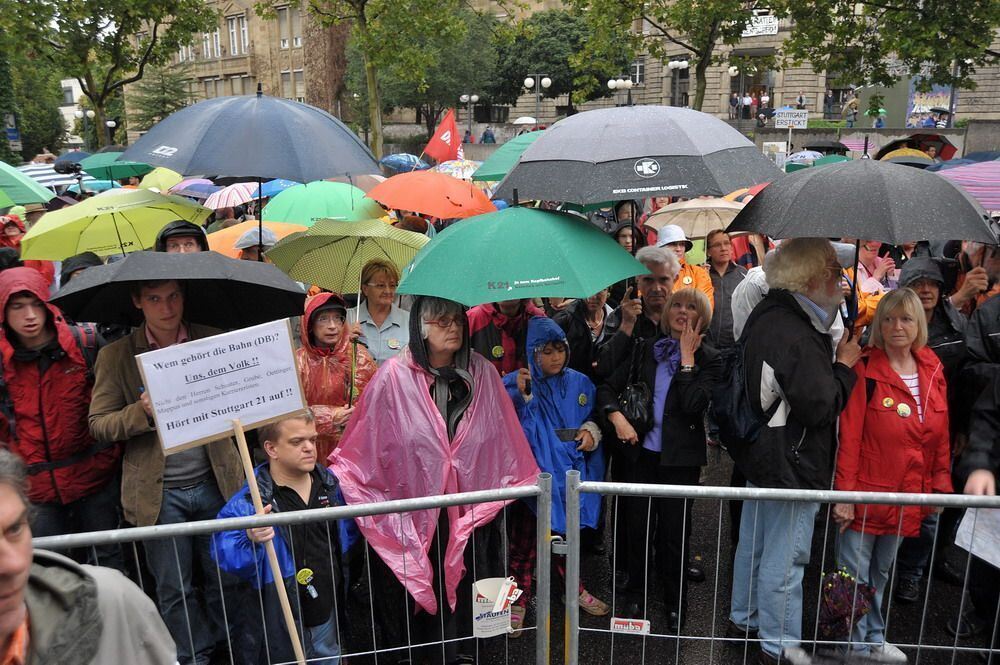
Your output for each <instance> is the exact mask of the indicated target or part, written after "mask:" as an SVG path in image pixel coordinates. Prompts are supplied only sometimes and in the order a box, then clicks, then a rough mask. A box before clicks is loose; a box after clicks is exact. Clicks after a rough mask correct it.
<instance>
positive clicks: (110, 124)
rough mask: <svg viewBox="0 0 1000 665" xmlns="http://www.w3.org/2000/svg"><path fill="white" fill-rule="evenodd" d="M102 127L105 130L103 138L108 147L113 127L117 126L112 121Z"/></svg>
mask: <svg viewBox="0 0 1000 665" xmlns="http://www.w3.org/2000/svg"><path fill="white" fill-rule="evenodd" d="M104 126H105V127H106V128H107V130H106V132H105V137H106V138H107V140H108V145H111V135H112V133H113V132H114V131H115V127H117V126H118V123H117V122H115V121H114V120H108V121H106V122H105V123H104Z"/></svg>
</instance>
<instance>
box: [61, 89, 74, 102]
mask: <svg viewBox="0 0 1000 665" xmlns="http://www.w3.org/2000/svg"><path fill="white" fill-rule="evenodd" d="M62 91H63V103H62V105H63V106H75V105H76V100H75V99H74V98H73V86H70V85H67V86H65V87H63V89H62Z"/></svg>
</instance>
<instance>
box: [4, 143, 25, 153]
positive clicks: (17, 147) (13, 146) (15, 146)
mask: <svg viewBox="0 0 1000 665" xmlns="http://www.w3.org/2000/svg"><path fill="white" fill-rule="evenodd" d="M7 146H8V147H9V148H10V149H11V150H13V151H14V152H21V151H22V150H24V145H23V144H22V143H21V142H20V141H7Z"/></svg>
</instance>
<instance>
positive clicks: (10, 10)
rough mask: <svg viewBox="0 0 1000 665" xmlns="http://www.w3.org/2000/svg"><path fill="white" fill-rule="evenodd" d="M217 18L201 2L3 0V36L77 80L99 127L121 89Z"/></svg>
mask: <svg viewBox="0 0 1000 665" xmlns="http://www.w3.org/2000/svg"><path fill="white" fill-rule="evenodd" d="M217 18H218V16H217V13H216V11H215V10H214V9H211V8H209V7H208V6H207V5H206V4H205V3H204V2H203V0H0V30H7V31H9V32H10V33H11V34H16V35H18V38H19V40H20V43H21V44H22V46H23V48H25V49H27V50H28V51H29V53H33V54H36V55H38V56H39V57H42V58H45V59H47V60H49V61H50V62H52V63H53V64H54V65H56V67H58V68H59V69H60V70H62V71H64V72H65V73H66V75H67V76H74V77H76V79H77V80H78V81H79V82H80V85H81V87H82V88H83V94H84V96H85V97H86V98H87V99H88V100H89V102H90V104H91V106H92V107H93V109H94V112H95V113H96V114H97V115H96V117H95V118H94V121H95V123H96V124H97V125H98V126H104V123H105V120H106V119H107V114H108V112H107V105H108V104H109V102H110V101H111V100H112V99H114V98H115V96H116V95H117V94H119V91H121V90H122V89H123V88H124V87H125V86H126V85H128V84H130V83H135V82H136V81H140V80H142V77H143V75H144V74H145V71H146V67H149V66H155V65H158V64H162V63H165V62H167V61H168V60H169V59H170V58H171V57H172V56H173V55H174V54H175V53H176V52H177V50H178V49H179V48H180V47H181V46H182V45H187V44H188V43H190V41H191V38H192V35H193V34H195V33H197V32H203V31H207V30H209V29H212V28H213V27H214V26H215V25H216V22H217ZM99 140H100V142H101V145H103V141H104V136H103V135H102V134H101V133H99Z"/></svg>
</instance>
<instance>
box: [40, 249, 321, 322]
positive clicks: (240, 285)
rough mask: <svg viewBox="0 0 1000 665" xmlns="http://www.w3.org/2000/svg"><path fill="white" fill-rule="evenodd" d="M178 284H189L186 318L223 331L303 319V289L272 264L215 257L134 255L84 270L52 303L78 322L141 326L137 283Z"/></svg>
mask: <svg viewBox="0 0 1000 665" xmlns="http://www.w3.org/2000/svg"><path fill="white" fill-rule="evenodd" d="M160 279H176V280H180V281H182V282H184V283H185V284H186V285H187V290H186V292H185V302H184V318H185V320H187V321H191V322H192V323H201V324H204V325H209V326H215V327H217V328H223V329H235V328H245V327H247V326H252V325H257V324H259V323H266V322H268V321H274V320H276V319H283V318H285V317H289V316H297V315H300V314H302V310H303V306H304V304H305V299H306V294H305V292H304V291H303V290H302V287H301V286H300V285H299V284H298V283H297V282H294V281H292V280H291V279H290V278H289V277H288V276H287V275H285V273H283V272H281V271H280V270H278V268H276V267H275V266H273V265H271V264H269V263H258V262H255V261H238V260H236V259H231V258H229V257H227V256H223V255H222V254H217V253H216V252H196V253H192V254H167V253H165V252H133V253H131V254H129V255H128V256H126V257H125V259H123V260H121V261H118V262H116V263H111V264H108V265H104V266H96V267H94V268H88V269H87V270H85V271H83V272H82V273H81V274H80V275H79V277H75V278H74V279H73V281H72V282H70V283H69V284H68V285H66V287H65V288H63V289H61V290H60V291H59V293H57V294H56V295H55V297H54V298H53V299H52V303H53V304H55V305H57V306H58V307H59V308H61V309H62V310H63V311H64V312H66V314H68V315H69V316H70V317H72V318H73V319H75V320H77V321H97V322H99V323H119V324H126V325H133V326H134V325H138V324H139V323H141V322H142V314H141V312H140V311H139V310H138V309H136V308H135V306H133V304H132V295H131V289H132V287H133V286H134V285H135V284H136V282H144V281H148V280H160Z"/></svg>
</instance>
